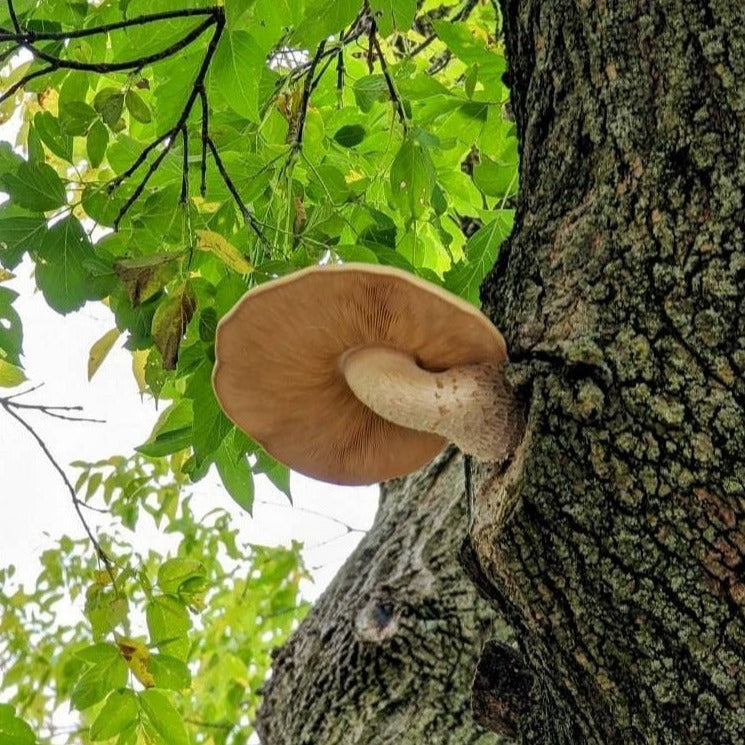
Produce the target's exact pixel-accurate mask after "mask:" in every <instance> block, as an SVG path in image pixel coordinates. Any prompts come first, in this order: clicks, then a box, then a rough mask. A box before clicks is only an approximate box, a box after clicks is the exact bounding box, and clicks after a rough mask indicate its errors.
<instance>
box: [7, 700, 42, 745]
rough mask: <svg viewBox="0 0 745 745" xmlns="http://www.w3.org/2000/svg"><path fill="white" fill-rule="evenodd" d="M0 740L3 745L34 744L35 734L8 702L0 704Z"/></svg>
mask: <svg viewBox="0 0 745 745" xmlns="http://www.w3.org/2000/svg"><path fill="white" fill-rule="evenodd" d="M0 742H2V744H3V745H34V744H35V743H36V735H35V734H34V732H33V730H32V729H31V727H29V725H28V724H26V722H24V721H23V719H20V718H19V717H17V716H16V713H15V709H14V708H13V707H12V706H11V705H10V704H0Z"/></svg>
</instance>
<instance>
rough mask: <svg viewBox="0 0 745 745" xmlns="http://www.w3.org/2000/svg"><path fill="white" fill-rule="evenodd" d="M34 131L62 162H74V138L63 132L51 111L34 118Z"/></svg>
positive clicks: (43, 112) (42, 112)
mask: <svg viewBox="0 0 745 745" xmlns="http://www.w3.org/2000/svg"><path fill="white" fill-rule="evenodd" d="M33 129H34V130H35V131H36V133H37V134H38V135H39V138H40V139H41V141H42V142H43V143H44V144H45V145H46V146H47V147H48V148H49V149H50V150H51V151H52V153H54V154H55V155H56V156H57V157H59V158H62V160H66V161H68V162H72V145H73V142H72V137H70V135H66V134H64V133H63V132H62V130H61V128H60V122H59V119H57V118H56V117H54V116H53V115H52V114H51V113H50V112H49V111H40V112H39V113H38V114H36V116H35V117H34V126H33Z"/></svg>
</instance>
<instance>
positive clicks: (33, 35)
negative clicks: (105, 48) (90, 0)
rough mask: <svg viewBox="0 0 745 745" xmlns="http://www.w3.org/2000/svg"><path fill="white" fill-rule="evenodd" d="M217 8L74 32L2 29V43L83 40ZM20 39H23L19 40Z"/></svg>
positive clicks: (146, 16) (212, 12)
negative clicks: (12, 30) (87, 37)
mask: <svg viewBox="0 0 745 745" xmlns="http://www.w3.org/2000/svg"><path fill="white" fill-rule="evenodd" d="M216 10H217V9H216V8H215V7H212V8H184V9H182V10H168V11H165V12H162V13H145V14H143V15H141V16H137V17H136V18H129V19H127V20H126V21H115V22H114V23H104V24H102V25H100V26H91V27H90V28H83V29H74V30H72V31H30V30H27V31H24V30H23V29H20V28H19V29H18V30H17V31H16V32H15V33H14V32H11V31H8V30H6V29H0V42H3V41H27V42H30V43H33V42H36V41H69V40H70V39H81V38H84V37H86V36H97V35H98V34H108V33H111V32H112V31H120V30H121V29H126V28H133V27H135V26H145V25H147V24H148V23H156V22H157V21H168V20H171V19H174V18H190V17H194V16H214V15H215V14H216ZM19 37H21V38H20V39H19Z"/></svg>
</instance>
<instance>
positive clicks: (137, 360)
mask: <svg viewBox="0 0 745 745" xmlns="http://www.w3.org/2000/svg"><path fill="white" fill-rule="evenodd" d="M149 354H150V352H149V351H148V350H147V349H135V351H134V352H132V374H133V375H134V376H135V381H136V382H137V388H138V389H139V391H140V393H144V392H145V391H146V390H147V381H146V380H145V366H146V365H147V358H148V355H149Z"/></svg>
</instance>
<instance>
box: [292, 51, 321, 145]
mask: <svg viewBox="0 0 745 745" xmlns="http://www.w3.org/2000/svg"><path fill="white" fill-rule="evenodd" d="M325 48H326V42H325V41H322V42H321V43H320V44H319V45H318V49H316V53H315V54H314V55H313V59H312V61H311V63H310V67H309V68H308V74H307V75H306V76H305V84H304V85H303V95H302V98H301V99H300V111H299V112H298V118H297V131H296V132H295V141H294V143H293V147H294V148H295V149H296V150H299V149H300V148H301V147H302V146H303V132H304V131H305V119H306V117H307V116H308V104H309V103H310V93H311V90H312V89H313V77H314V76H315V73H316V68H317V67H318V63H319V62H320V61H321V58H322V57H323V50H324V49H325ZM321 74H323V73H321Z"/></svg>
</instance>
